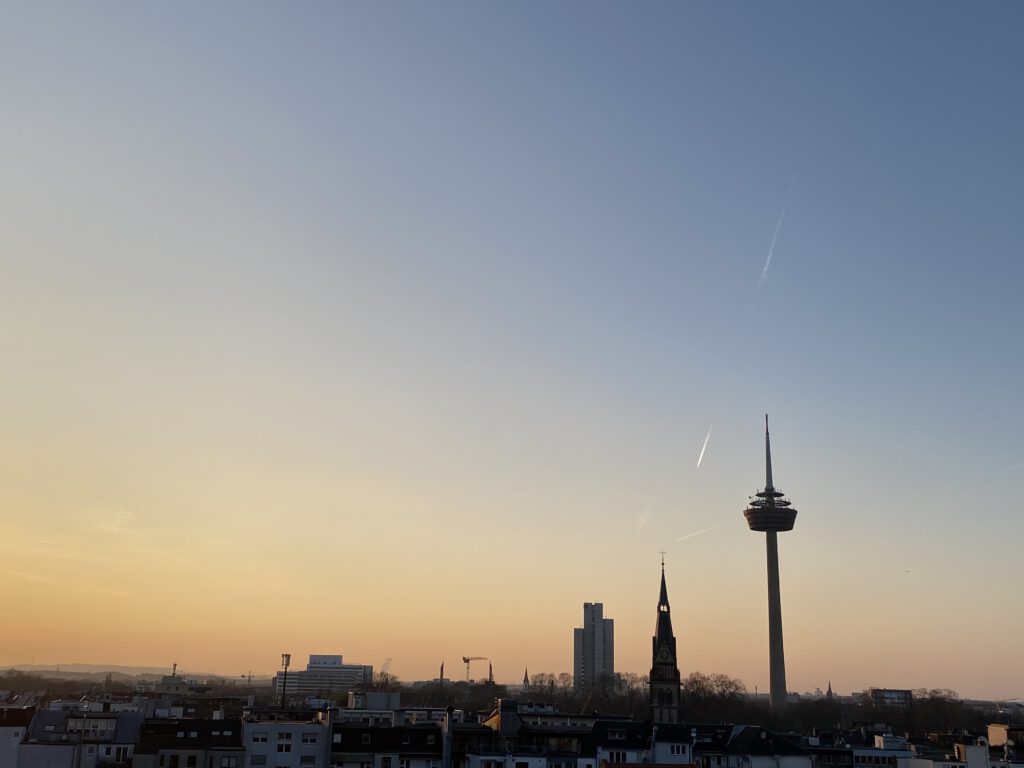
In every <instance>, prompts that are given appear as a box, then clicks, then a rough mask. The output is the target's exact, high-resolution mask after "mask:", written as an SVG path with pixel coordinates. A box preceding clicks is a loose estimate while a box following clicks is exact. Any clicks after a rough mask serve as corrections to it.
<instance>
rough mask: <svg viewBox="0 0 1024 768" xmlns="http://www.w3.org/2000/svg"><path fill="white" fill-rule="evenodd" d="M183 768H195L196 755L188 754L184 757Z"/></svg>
mask: <svg viewBox="0 0 1024 768" xmlns="http://www.w3.org/2000/svg"><path fill="white" fill-rule="evenodd" d="M185 768H196V756H195V755H189V756H188V757H186V758H185Z"/></svg>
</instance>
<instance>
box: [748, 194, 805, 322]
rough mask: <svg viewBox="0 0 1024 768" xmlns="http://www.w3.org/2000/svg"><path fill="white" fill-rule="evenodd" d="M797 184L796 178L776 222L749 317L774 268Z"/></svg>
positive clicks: (752, 313) (755, 288)
mask: <svg viewBox="0 0 1024 768" xmlns="http://www.w3.org/2000/svg"><path fill="white" fill-rule="evenodd" d="M795 183H796V179H795V178H794V179H793V180H792V181H791V182H790V183H789V191H788V192H786V199H785V200H784V201H783V203H782V212H781V213H780V214H779V220H778V221H777V222H775V232H773V233H772V241H771V243H770V244H769V246H768V258H766V259H765V260H764V268H763V269H762V270H761V274H760V276H759V277H758V278H757V285H756V286H755V287H754V298H753V299H751V301H750V311H749V312H748V313H747V316H748V317H752V316H753V315H754V305H755V304H756V303H757V297H758V296H759V295H760V293H761V286H762V285H764V284H765V282H766V281H767V280H768V270H769V269H770V268H771V266H772V256H774V255H775V243H776V241H777V240H778V239H779V232H781V231H782V222H783V221H785V219H786V211H787V210H788V209H789V200H790V198H791V197H792V196H793V185H794V184H795Z"/></svg>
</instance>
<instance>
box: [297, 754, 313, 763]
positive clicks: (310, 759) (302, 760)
mask: <svg viewBox="0 0 1024 768" xmlns="http://www.w3.org/2000/svg"><path fill="white" fill-rule="evenodd" d="M299 765H316V755H303V756H302V757H301V758H299Z"/></svg>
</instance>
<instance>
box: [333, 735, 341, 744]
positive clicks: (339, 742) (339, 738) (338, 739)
mask: <svg viewBox="0 0 1024 768" xmlns="http://www.w3.org/2000/svg"><path fill="white" fill-rule="evenodd" d="M334 743H335V744H341V734H340V733H336V734H334Z"/></svg>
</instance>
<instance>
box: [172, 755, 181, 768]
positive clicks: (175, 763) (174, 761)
mask: <svg viewBox="0 0 1024 768" xmlns="http://www.w3.org/2000/svg"><path fill="white" fill-rule="evenodd" d="M180 760H181V758H180V757H179V756H178V755H171V768H178V763H179V761H180Z"/></svg>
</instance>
